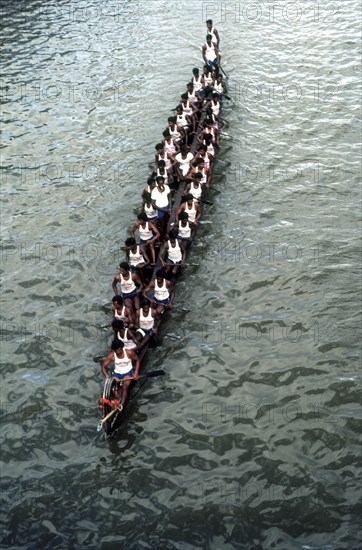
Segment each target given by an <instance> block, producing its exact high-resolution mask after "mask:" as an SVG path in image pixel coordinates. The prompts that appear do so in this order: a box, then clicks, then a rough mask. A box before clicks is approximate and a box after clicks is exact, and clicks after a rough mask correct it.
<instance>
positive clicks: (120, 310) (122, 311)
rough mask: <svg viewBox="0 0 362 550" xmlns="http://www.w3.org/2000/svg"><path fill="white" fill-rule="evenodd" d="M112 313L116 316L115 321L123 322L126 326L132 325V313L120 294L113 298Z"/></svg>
mask: <svg viewBox="0 0 362 550" xmlns="http://www.w3.org/2000/svg"><path fill="white" fill-rule="evenodd" d="M112 311H113V315H114V320H117V321H123V322H124V324H125V325H126V326H131V325H132V313H131V311H130V310H129V309H128V308H127V307H126V306H125V305H124V303H123V298H122V296H120V295H119V294H117V295H116V296H113V298H112ZM108 326H111V325H108Z"/></svg>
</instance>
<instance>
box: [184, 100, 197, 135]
mask: <svg viewBox="0 0 362 550" xmlns="http://www.w3.org/2000/svg"><path fill="white" fill-rule="evenodd" d="M180 101H181V103H180V106H181V107H182V110H183V114H184V115H185V116H186V117H187V118H188V119H189V120H190V122H191V125H190V126H191V129H192V131H193V132H195V129H196V111H198V109H197V107H196V105H195V104H194V103H191V101H190V100H189V99H188V95H187V93H184V94H182V95H181V98H180Z"/></svg>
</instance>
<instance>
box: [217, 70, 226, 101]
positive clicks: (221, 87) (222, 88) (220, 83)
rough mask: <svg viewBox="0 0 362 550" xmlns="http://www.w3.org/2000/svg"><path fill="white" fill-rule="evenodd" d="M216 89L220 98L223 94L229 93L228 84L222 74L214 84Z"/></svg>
mask: <svg viewBox="0 0 362 550" xmlns="http://www.w3.org/2000/svg"><path fill="white" fill-rule="evenodd" d="M214 91H215V92H216V93H217V94H219V98H221V99H222V96H223V95H225V94H227V93H228V92H227V88H226V84H225V82H224V80H223V77H222V74H219V75H218V76H217V78H216V82H215V84H214Z"/></svg>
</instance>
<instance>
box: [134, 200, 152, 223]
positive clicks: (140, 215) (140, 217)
mask: <svg viewBox="0 0 362 550" xmlns="http://www.w3.org/2000/svg"><path fill="white" fill-rule="evenodd" d="M147 194H148V195H149V193H147ZM150 200H151V195H150ZM137 218H138V219H139V220H142V221H143V222H146V221H147V219H148V218H147V214H145V213H144V212H140V213H139V214H137Z"/></svg>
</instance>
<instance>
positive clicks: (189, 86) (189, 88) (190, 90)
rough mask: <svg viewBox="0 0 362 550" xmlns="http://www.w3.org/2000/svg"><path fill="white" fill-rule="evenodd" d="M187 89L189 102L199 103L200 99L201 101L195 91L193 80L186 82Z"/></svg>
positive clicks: (192, 103)
mask: <svg viewBox="0 0 362 550" xmlns="http://www.w3.org/2000/svg"><path fill="white" fill-rule="evenodd" d="M186 89H187V92H186V94H187V99H188V100H189V102H190V103H191V105H194V104H197V103H198V101H199V98H198V97H197V95H196V92H195V89H194V85H193V83H192V82H188V83H187V84H186Z"/></svg>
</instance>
